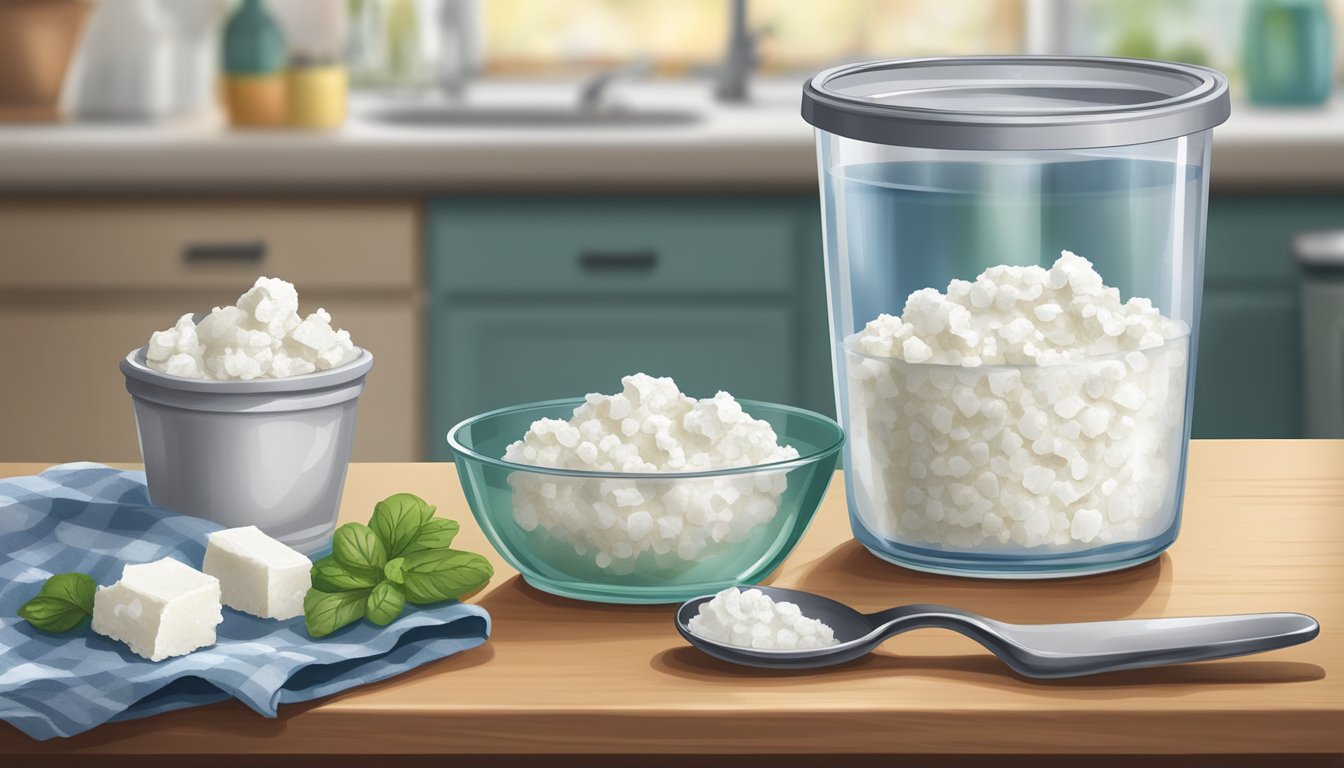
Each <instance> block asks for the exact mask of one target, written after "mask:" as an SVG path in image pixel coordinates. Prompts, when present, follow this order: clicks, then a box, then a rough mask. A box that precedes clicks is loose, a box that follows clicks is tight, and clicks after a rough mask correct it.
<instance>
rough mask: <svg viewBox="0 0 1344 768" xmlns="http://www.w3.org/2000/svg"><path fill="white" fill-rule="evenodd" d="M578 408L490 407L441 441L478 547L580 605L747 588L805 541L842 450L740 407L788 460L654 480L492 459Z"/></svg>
mask: <svg viewBox="0 0 1344 768" xmlns="http://www.w3.org/2000/svg"><path fill="white" fill-rule="evenodd" d="M583 402H584V400H583V398H572V399H567V400H550V401H546V402H540V403H528V404H525V405H517V406H512V407H509V408H502V409H500V410H497V411H490V412H489V413H484V414H481V415H479V416H475V417H472V418H470V419H467V420H466V421H463V422H462V423H461V424H458V425H457V426H455V427H453V428H452V430H451V431H449V433H448V444H449V446H451V447H452V450H453V453H454V455H455V456H456V464H457V473H458V476H459V477H460V478H461V480H462V490H463V492H464V493H465V494H466V497H467V502H468V503H469V504H470V505H471V511H472V514H473V515H475V517H476V521H477V523H479V524H480V526H481V529H482V530H484V531H485V535H486V537H487V538H489V539H490V543H491V544H493V545H494V547H495V549H496V550H497V551H498V552H499V554H500V555H501V556H502V557H503V558H504V559H505V560H507V561H508V563H509V564H510V565H512V566H513V567H514V568H516V569H518V572H519V573H521V574H522V576H523V578H524V579H525V580H526V581H527V583H529V584H531V585H532V586H534V587H536V588H537V589H540V590H543V591H545V592H550V593H552V594H556V595H562V596H564V597H570V598H575V599H579V600H591V601H596V602H604V603H674V602H680V601H683V600H688V599H690V598H692V597H698V596H700V595H705V594H709V593H712V592H717V591H719V590H721V589H724V588H726V587H730V586H734V585H738V584H755V583H757V582H759V581H760V580H761V579H763V578H765V577H766V576H767V575H768V574H769V573H770V572H771V571H773V570H774V569H775V568H776V567H777V566H778V565H779V564H780V563H781V562H783V560H784V558H785V557H787V556H788V554H789V552H790V551H792V549H793V547H794V545H795V544H797V543H798V540H799V539H800V538H801V537H802V535H803V533H804V532H805V531H806V530H807V526H808V524H809V523H810V522H811V521H812V516H813V515H814V514H815V513H816V511H817V505H818V504H819V503H821V499H822V497H823V496H824V495H825V493H826V487H827V486H828V485H829V484H830V482H831V476H832V475H833V474H834V472H835V466H836V462H837V460H838V459H839V455H840V447H841V445H842V444H843V443H844V432H842V431H841V429H840V425H839V424H837V423H835V421H833V420H831V419H829V418H827V417H825V416H822V415H820V414H817V413H813V412H811V411H806V410H803V409H801V408H793V407H790V406H786V405H776V404H773V403H763V402H756V401H752V400H740V401H739V402H740V403H741V404H742V408H743V409H744V410H745V411H746V412H747V413H749V414H751V416H753V417H754V418H757V419H762V420H764V421H766V422H769V424H770V426H771V427H773V428H774V430H775V434H776V435H777V436H778V439H779V442H780V443H781V444H786V445H791V446H793V447H794V448H795V449H797V451H798V458H796V459H790V460H788V461H779V462H773V463H769V464H758V465H755V466H749V467H736V468H732V469H720V470H710V471H701V472H659V473H628V472H588V471H581V470H569V469H552V468H548V467H534V466H530V465H527V464H517V463H514V462H509V461H504V460H503V459H501V458H499V457H500V456H503V455H504V451H505V448H506V447H507V446H508V445H509V444H510V443H512V442H514V441H516V440H519V439H521V438H522V436H523V434H524V433H526V432H527V430H528V428H529V427H531V426H532V422H534V421H536V420H537V419H545V418H550V419H568V418H570V417H571V416H572V415H573V413H574V409H575V408H577V407H578V406H579V405H582V404H583ZM642 512H647V513H648V514H640V513H642ZM631 526H633V529H632V528H631Z"/></svg>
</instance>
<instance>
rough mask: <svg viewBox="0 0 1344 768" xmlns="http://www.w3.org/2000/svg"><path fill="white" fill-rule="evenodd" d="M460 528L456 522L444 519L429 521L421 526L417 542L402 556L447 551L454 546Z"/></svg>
mask: <svg viewBox="0 0 1344 768" xmlns="http://www.w3.org/2000/svg"><path fill="white" fill-rule="evenodd" d="M458 527H459V526H458V524H457V521H456V520H448V519H445V518H442V517H436V518H433V519H432V520H428V521H426V522H425V524H424V525H422V526H420V535H418V536H416V537H415V541H413V542H411V544H410V546H408V547H406V550H405V551H404V552H402V554H403V555H410V554H414V553H416V552H424V551H425V550H429V549H447V548H449V547H451V546H452V545H453V539H454V538H456V536H457V531H458Z"/></svg>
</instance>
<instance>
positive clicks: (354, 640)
mask: <svg viewBox="0 0 1344 768" xmlns="http://www.w3.org/2000/svg"><path fill="white" fill-rule="evenodd" d="M220 527H221V526H219V525H217V524H215V523H211V522H208V521H206V520H201V519H198V518H194V517H187V516H185V515H180V514H177V513H174V512H169V511H167V510H164V509H160V508H158V507H155V506H153V505H152V504H150V503H149V493H148V491H147V490H146V487H145V476H144V473H143V472H129V471H122V470H116V469H112V468H110V467H105V466H102V465H98V464H87V463H83V464H63V465H61V466H58V467H53V468H51V469H49V470H47V471H45V472H43V473H42V474H41V475H39V476H37V477H21V478H13V479H8V480H4V479H0V720H4V721H5V722H8V723H10V724H12V725H14V726H15V727H16V728H18V729H19V730H21V731H23V732H24V733H26V734H28V735H29V736H31V737H33V738H34V739H49V738H51V737H53V736H72V735H74V734H77V733H81V732H83V731H87V730H89V729H90V728H93V727H95V726H98V725H100V724H102V723H105V722H108V721H117V720H132V719H135V718H140V717H148V716H150V715H155V714H158V713H160V712H168V711H171V710H175V709H183V708H185V707H195V706H200V705H202V704H211V703H214V702H217V701H224V700H226V699H228V698H230V697H232V698H236V699H238V700H240V701H242V702H243V703H244V704H246V705H247V706H249V707H251V708H252V709H254V710H256V711H257V713H259V714H261V715H264V716H266V717H275V716H276V710H277V709H278V707H279V706H280V705H281V704H287V703H290V702H296V701H308V700H310V699H316V698H319V697H322V696H327V695H329V694H333V693H337V692H339V691H344V690H346V689H349V688H353V687H355V686H358V685H363V684H365V683H371V682H374V681H376V680H383V679H385V678H389V677H392V676H393V675H397V674H400V673H401V672H405V671H406V670H409V669H413V668H415V667H418V666H420V665H421V664H424V663H426V662H430V661H434V660H436V659H441V658H443V657H445V656H450V655H452V654H454V653H457V652H459V651H464V650H467V649H468V648H474V647H476V646H478V645H480V644H481V643H484V642H485V640H486V638H487V637H489V635H490V616H489V614H487V613H486V612H485V610H484V609H482V608H480V607H478V606H475V605H465V604H462V603H449V604H445V605H439V606H434V607H432V608H420V609H417V608H415V607H413V606H407V612H406V613H405V614H403V615H402V617H401V618H399V619H397V621H395V622H393V623H392V624H391V625H389V626H387V627H375V626H373V625H372V624H370V623H369V622H367V621H362V622H359V623H357V624H354V625H351V626H348V627H345V628H344V629H341V630H338V631H336V632H334V633H332V634H331V635H328V636H327V637H325V638H322V639H320V640H314V639H313V638H310V637H309V636H308V633H307V631H306V630H305V629H304V624H303V618H302V617H299V618H296V619H290V620H288V621H274V620H271V619H259V618H256V617H255V616H249V615H247V614H243V613H239V612H237V611H233V610H230V609H227V608H226V609H225V610H224V622H223V623H222V624H220V625H219V628H218V640H217V642H216V643H215V644H214V645H213V646H210V647H209V648H203V649H201V650H198V651H196V652H194V653H190V654H187V655H186V656H178V657H175V658H171V659H166V660H164V661H161V662H158V663H154V662H150V661H146V660H145V659H143V658H141V657H139V656H136V655H135V654H133V653H131V651H130V649H129V648H127V647H126V646H125V645H122V644H121V643H119V642H116V641H114V640H111V639H109V638H106V637H103V636H101V635H98V634H95V633H94V632H93V631H92V630H90V629H88V628H87V625H86V626H85V628H84V629H76V630H72V631H71V632H67V633H63V634H60V635H49V634H45V633H43V632H39V631H38V630H36V629H34V628H33V627H32V626H31V625H29V624H28V622H26V621H24V620H22V619H20V618H18V617H17V612H18V610H19V607H20V606H22V605H23V604H24V603H25V602H27V601H28V600H29V599H30V598H32V597H33V596H34V595H36V594H37V591H38V589H39V588H40V587H41V585H42V582H43V581H44V580H45V579H46V578H47V577H48V576H51V575H52V574H54V573H68V572H72V571H77V572H80V573H87V574H89V575H90V576H92V577H93V579H94V581H96V582H98V583H99V584H111V583H112V582H114V581H116V580H117V579H119V578H120V577H121V569H122V566H124V565H125V564H127V563H144V562H149V561H152V560H158V559H159V558H162V557H165V556H168V557H174V558H177V559H178V560H181V561H182V562H184V563H186V564H187V565H190V566H192V567H199V566H200V564H201V561H202V559H203V558H204V556H205V542H206V535H207V534H208V533H210V532H211V531H215V530H218V529H219V528H220Z"/></svg>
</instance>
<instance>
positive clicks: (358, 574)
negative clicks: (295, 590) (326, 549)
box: [313, 555, 382, 592]
mask: <svg viewBox="0 0 1344 768" xmlns="http://www.w3.org/2000/svg"><path fill="white" fill-rule="evenodd" d="M379 581H382V574H379V573H376V572H374V571H369V570H366V569H364V568H347V567H345V566H344V565H341V563H340V561H339V560H337V559H336V558H335V557H333V556H332V555H327V556H326V557H324V558H322V559H320V560H318V561H317V562H315V563H313V589H316V590H319V591H321V592H346V591H349V590H352V589H373V588H374V587H376V586H378V582H379Z"/></svg>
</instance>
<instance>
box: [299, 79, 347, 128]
mask: <svg viewBox="0 0 1344 768" xmlns="http://www.w3.org/2000/svg"><path fill="white" fill-rule="evenodd" d="M286 79H287V80H288V84H289V88H288V91H289V124H290V125H292V126H294V127H295V128H317V129H322V128H339V127H340V126H341V125H343V124H344V123H345V100H346V92H347V90H348V78H347V75H346V70H345V67H344V66H342V65H340V64H319V65H298V66H293V67H291V68H290V69H289V73H288V75H287V78H286Z"/></svg>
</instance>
